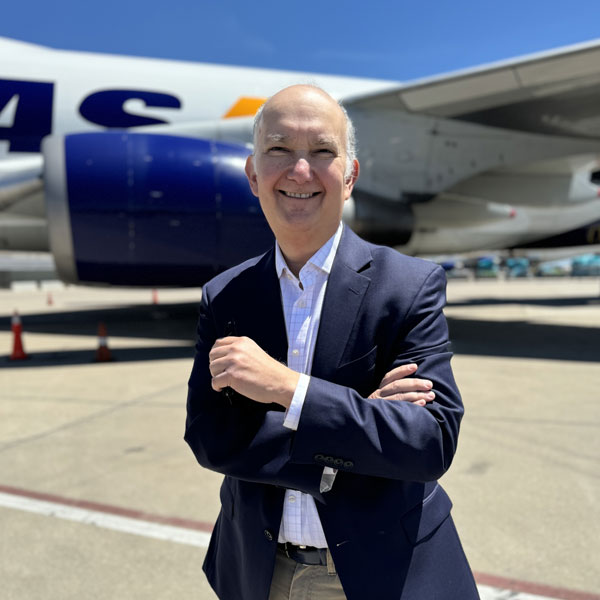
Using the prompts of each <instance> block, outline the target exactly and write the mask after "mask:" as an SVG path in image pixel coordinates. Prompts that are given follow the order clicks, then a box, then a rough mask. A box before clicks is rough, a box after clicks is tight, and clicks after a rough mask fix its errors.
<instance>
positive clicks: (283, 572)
mask: <svg viewBox="0 0 600 600" xmlns="http://www.w3.org/2000/svg"><path fill="white" fill-rule="evenodd" d="M269 600H346V596H345V594H344V591H343V590H342V584H341V583H340V578H339V577H338V576H337V573H336V571H335V565H334V564H333V559H332V558H331V553H330V552H329V550H328V551H327V566H324V565H314V566H313V565H302V564H300V563H297V562H296V561H295V560H292V559H291V558H288V557H287V556H286V555H285V552H283V551H282V550H277V558H276V560H275V571H274V572H273V580H272V582H271V593H270V594H269Z"/></svg>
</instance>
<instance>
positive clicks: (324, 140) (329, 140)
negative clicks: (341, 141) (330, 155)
mask: <svg viewBox="0 0 600 600" xmlns="http://www.w3.org/2000/svg"><path fill="white" fill-rule="evenodd" d="M317 145H318V146H335V147H336V148H337V141H336V139H335V138H334V137H328V136H324V135H323V136H320V137H319V138H318V139H317Z"/></svg>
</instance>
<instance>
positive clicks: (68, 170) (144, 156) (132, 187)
mask: <svg viewBox="0 0 600 600" xmlns="http://www.w3.org/2000/svg"><path fill="white" fill-rule="evenodd" d="M43 152H44V158H45V173H44V179H45V185H46V206H47V219H48V230H49V238H50V247H51V250H52V253H53V254H54V257H55V260H56V266H57V270H58V273H59V275H60V277H61V278H62V279H63V280H65V281H69V282H73V283H77V282H85V283H109V284H115V285H140V286H160V285H169V286H186V285H201V284H203V283H204V282H205V281H206V280H207V279H209V278H210V277H212V276H213V275H214V274H215V273H217V272H219V271H221V270H223V269H224V268H226V267H228V266H231V265H233V264H236V263H239V262H241V261H242V260H244V259H246V258H249V257H251V256H254V255H256V254H259V253H261V252H263V251H264V250H266V249H267V248H269V247H270V245H271V244H272V243H273V236H272V234H271V231H270V229H269V227H268V225H267V222H266V220H265V218H264V216H263V213H262V211H261V208H260V205H259V202H258V199H257V198H256V197H255V196H254V195H253V194H252V193H251V191H250V188H249V186H248V182H247V179H246V175H245V173H244V165H245V162H246V157H247V156H248V154H249V153H250V150H249V149H248V148H247V147H246V146H244V145H240V144H232V143H225V142H217V141H213V140H206V139H196V138H190V137H180V136H172V135H162V134H150V133H131V132H120V131H108V132H98V133H80V134H73V135H67V136H52V137H49V138H47V139H46V140H45V141H44V144H43Z"/></svg>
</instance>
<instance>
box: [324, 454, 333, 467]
mask: <svg viewBox="0 0 600 600" xmlns="http://www.w3.org/2000/svg"><path fill="white" fill-rule="evenodd" d="M325 462H326V463H327V464H328V465H332V464H333V463H334V458H333V456H326V457H325Z"/></svg>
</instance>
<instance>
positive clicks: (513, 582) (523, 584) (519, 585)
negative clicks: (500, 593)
mask: <svg viewBox="0 0 600 600" xmlns="http://www.w3.org/2000/svg"><path fill="white" fill-rule="evenodd" d="M474 575H475V581H477V583H481V584H482V585H489V586H491V587H497V588H502V589H505V590H511V591H513V592H524V593H526V594H534V595H537V596H547V597H550V598H556V600H600V596H599V595H598V594H590V593H587V592H578V591H576V590H566V589H565V588H558V587H552V586H550V585H544V584H543V583H533V582H531V581H522V580H520V579H512V578H511V577H500V576H499V575H488V574H487V573H474Z"/></svg>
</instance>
